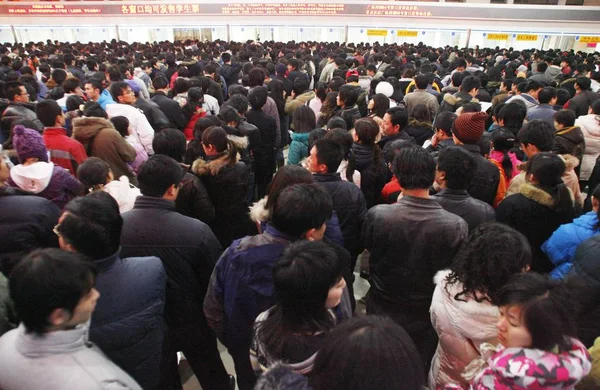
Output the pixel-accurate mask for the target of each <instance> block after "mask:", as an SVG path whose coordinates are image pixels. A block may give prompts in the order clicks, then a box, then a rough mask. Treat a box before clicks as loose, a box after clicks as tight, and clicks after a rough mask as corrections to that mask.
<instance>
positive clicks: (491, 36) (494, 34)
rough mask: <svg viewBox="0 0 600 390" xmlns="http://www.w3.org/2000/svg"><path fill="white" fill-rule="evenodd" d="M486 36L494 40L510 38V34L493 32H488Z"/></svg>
mask: <svg viewBox="0 0 600 390" xmlns="http://www.w3.org/2000/svg"><path fill="white" fill-rule="evenodd" d="M486 38H487V39H489V40H492V41H506V40H507V39H508V34H496V33H492V34H488V35H487V36H486Z"/></svg>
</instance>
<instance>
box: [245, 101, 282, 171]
mask: <svg viewBox="0 0 600 390" xmlns="http://www.w3.org/2000/svg"><path fill="white" fill-rule="evenodd" d="M246 119H247V120H248V123H249V124H252V125H254V126H256V128H257V129H258V137H257V141H258V144H257V145H256V146H255V147H254V162H255V164H256V165H255V171H256V174H257V175H258V174H260V173H262V174H264V175H268V174H269V173H270V174H272V173H273V172H274V171H275V141H276V139H277V122H276V121H275V118H273V117H272V116H270V115H267V114H266V113H265V112H264V111H262V110H249V111H248V112H247V113H246Z"/></svg>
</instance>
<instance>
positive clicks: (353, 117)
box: [337, 105, 361, 130]
mask: <svg viewBox="0 0 600 390" xmlns="http://www.w3.org/2000/svg"><path fill="white" fill-rule="evenodd" d="M337 116H339V117H341V118H342V119H343V120H344V121H345V122H346V129H348V130H350V129H353V128H354V123H355V122H356V121H357V120H359V119H360V118H361V115H360V110H359V109H358V106H357V105H354V106H353V107H351V108H343V109H341V110H340V111H339V112H338V113H337Z"/></svg>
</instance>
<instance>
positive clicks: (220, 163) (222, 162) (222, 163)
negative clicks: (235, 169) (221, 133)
mask: <svg viewBox="0 0 600 390" xmlns="http://www.w3.org/2000/svg"><path fill="white" fill-rule="evenodd" d="M227 138H228V139H229V140H230V141H231V142H233V144H234V145H235V146H236V147H237V148H238V149H246V148H247V147H248V138H247V137H238V136H236V135H228V136H227ZM239 160H240V154H239V153H238V154H237V155H236V158H235V162H234V163H233V164H232V163H231V161H229V159H228V158H227V152H223V153H222V154H221V156H219V157H217V158H215V159H212V160H204V159H202V158H199V159H197V160H196V161H194V163H193V164H192V172H194V173H195V174H196V175H198V176H206V175H210V176H217V175H218V174H219V172H220V171H221V169H223V168H224V167H226V166H228V165H235V163H237V162H238V161H239Z"/></svg>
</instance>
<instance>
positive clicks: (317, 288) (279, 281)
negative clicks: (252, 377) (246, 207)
mask: <svg viewBox="0 0 600 390" xmlns="http://www.w3.org/2000/svg"><path fill="white" fill-rule="evenodd" d="M342 267H343V266H342V261H341V259H340V258H339V256H338V254H337V253H336V251H335V250H334V249H333V248H332V247H331V246H330V245H329V244H326V243H324V242H322V241H301V242H297V243H293V244H291V245H290V246H288V247H287V248H286V249H285V251H284V252H283V255H282V257H281V259H280V260H278V261H277V263H275V266H274V267H273V287H274V290H275V296H276V297H277V303H276V304H275V306H273V307H272V308H270V309H269V310H267V311H265V312H263V313H261V314H260V315H259V316H258V317H257V318H256V322H255V325H254V337H253V341H252V346H251V347H250V361H251V362H252V366H253V368H254V371H255V372H257V373H261V372H262V371H264V370H266V369H267V368H269V367H270V366H271V365H273V364H274V363H275V362H282V363H283V364H284V365H286V366H288V367H289V368H290V369H291V370H292V371H293V372H295V373H298V374H303V375H307V374H309V373H310V371H311V370H312V366H313V363H314V359H315V356H316V354H317V352H318V350H319V349H320V347H321V346H322V345H323V344H324V342H325V340H327V337H328V336H329V333H330V331H331V329H333V327H334V326H335V325H336V323H337V322H338V321H339V320H340V319H338V318H337V317H336V315H335V314H334V312H333V311H332V309H333V308H335V307H337V306H338V305H339V304H340V302H341V300H342V295H343V292H344V289H345V287H346V281H345V280H344V278H343V277H342ZM349 315H350V312H348V313H347V316H349Z"/></svg>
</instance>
